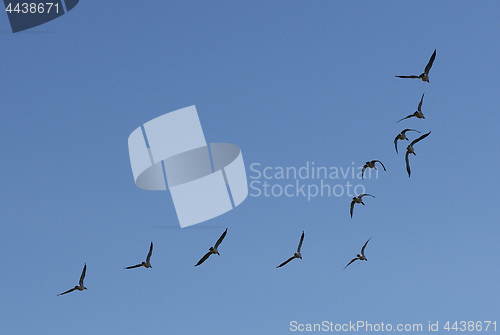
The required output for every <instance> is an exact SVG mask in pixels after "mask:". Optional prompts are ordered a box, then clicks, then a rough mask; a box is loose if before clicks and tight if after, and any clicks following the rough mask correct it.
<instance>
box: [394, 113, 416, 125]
mask: <svg viewBox="0 0 500 335" xmlns="http://www.w3.org/2000/svg"><path fill="white" fill-rule="evenodd" d="M412 116H415V114H410V115H408V116H405V117H404V118H402V119H401V120H399V121H403V120H405V119H408V118H410V117H412ZM399 121H398V122H399ZM398 122H396V123H398Z"/></svg>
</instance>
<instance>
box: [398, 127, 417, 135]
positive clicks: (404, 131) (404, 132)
mask: <svg viewBox="0 0 500 335" xmlns="http://www.w3.org/2000/svg"><path fill="white" fill-rule="evenodd" d="M407 131H416V132H417V133H420V132H419V131H418V130H416V129H408V128H406V129H405V130H403V131H402V132H401V134H403V135H404V134H406V132H407Z"/></svg>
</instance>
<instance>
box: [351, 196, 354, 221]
mask: <svg viewBox="0 0 500 335" xmlns="http://www.w3.org/2000/svg"><path fill="white" fill-rule="evenodd" d="M353 209H354V200H353V201H351V219H352V211H353Z"/></svg>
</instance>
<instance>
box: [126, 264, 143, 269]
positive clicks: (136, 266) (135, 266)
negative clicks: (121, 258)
mask: <svg viewBox="0 0 500 335" xmlns="http://www.w3.org/2000/svg"><path fill="white" fill-rule="evenodd" d="M139 266H142V263H141V264H137V265H132V266H127V267H126V268H125V269H135V268H138V267H139Z"/></svg>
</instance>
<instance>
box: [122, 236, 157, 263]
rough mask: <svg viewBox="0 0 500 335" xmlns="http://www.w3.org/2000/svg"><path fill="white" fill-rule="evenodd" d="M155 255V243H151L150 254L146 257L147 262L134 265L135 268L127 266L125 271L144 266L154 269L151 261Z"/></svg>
mask: <svg viewBox="0 0 500 335" xmlns="http://www.w3.org/2000/svg"><path fill="white" fill-rule="evenodd" d="M152 253H153V242H151V245H150V246H149V252H148V255H147V256H146V261H145V262H142V263H141V264H137V265H133V266H127V267H126V268H125V269H133V268H138V267H140V266H144V267H145V268H152V266H151V263H150V262H149V260H150V259H151V254H152Z"/></svg>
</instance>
